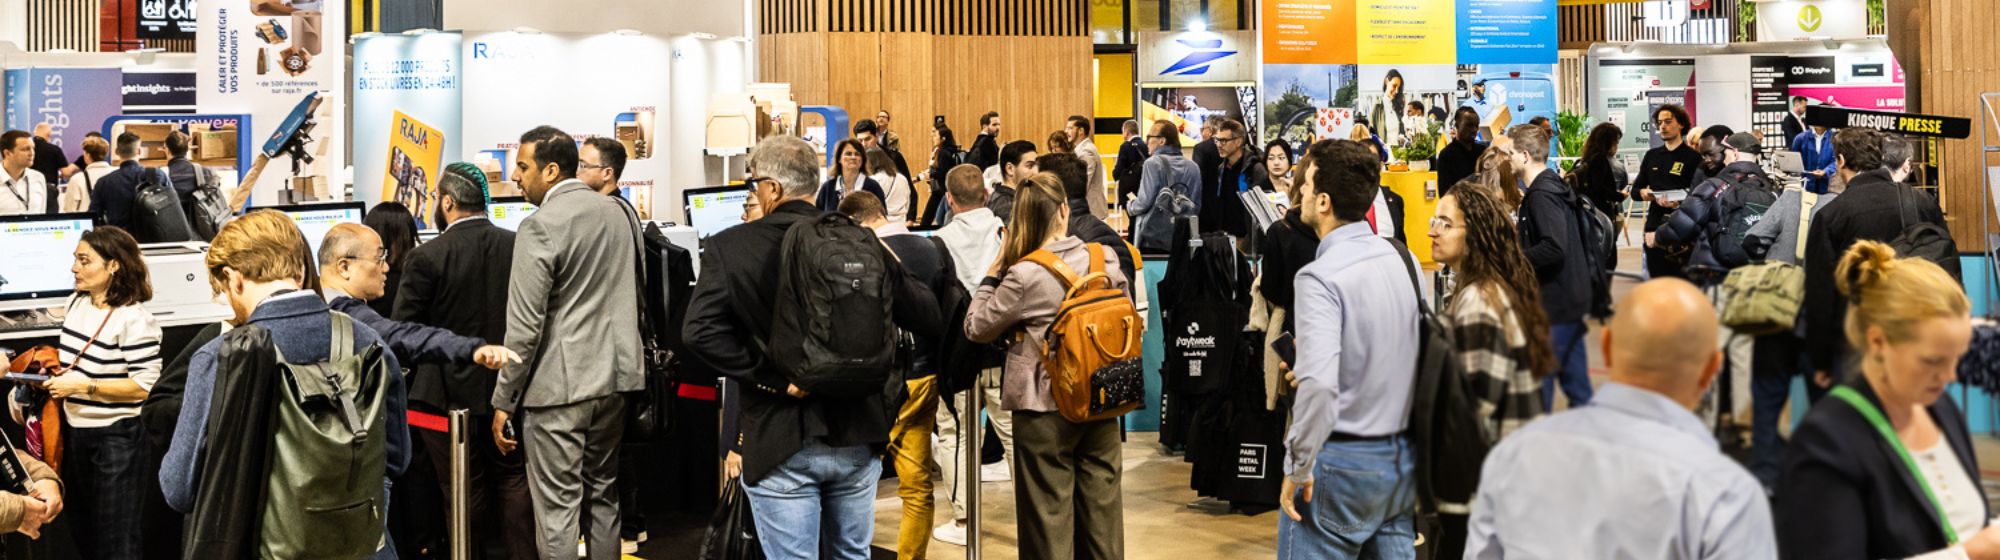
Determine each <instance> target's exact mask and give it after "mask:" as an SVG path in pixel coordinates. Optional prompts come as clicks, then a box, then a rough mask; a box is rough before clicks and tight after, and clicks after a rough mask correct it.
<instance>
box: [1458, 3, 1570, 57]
mask: <svg viewBox="0 0 2000 560" xmlns="http://www.w3.org/2000/svg"><path fill="white" fill-rule="evenodd" d="M1457 1H1458V63H1459V64H1554V63H1555V62H1556V40H1557V37H1556V0H1457Z"/></svg>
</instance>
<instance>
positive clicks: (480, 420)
mask: <svg viewBox="0 0 2000 560" xmlns="http://www.w3.org/2000/svg"><path fill="white" fill-rule="evenodd" d="M486 191H487V186H486V174H485V173H484V172H481V171H479V169H478V168H477V167H473V166H471V165H470V164H466V163H454V164H452V165H450V166H448V167H446V168H445V171H444V174H443V175H441V176H440V177H439V178H438V207H437V214H438V216H437V223H439V224H444V232H443V233H440V234H438V236H437V238H436V239H432V240H431V241H430V242H429V243H425V244H423V245H418V246H417V248H416V249H414V250H411V251H410V254H409V256H407V257H405V258H404V259H403V282H402V286H401V288H400V289H398V290H397V292H396V312H395V314H394V318H395V319H396V320H398V321H405V322H411V323H420V324H424V325H430V326H433V327H440V328H445V329H450V330H451V331H452V332H454V333H457V334H460V335H464V336H476V337H479V338H483V339H486V340H488V341H500V340H504V339H505V338H506V337H507V278H508V271H509V270H510V269H511V268H512V267H513V262H514V232H512V231H508V230H507V229H506V228H502V227H499V226H495V225H493V223H492V222H489V221H487V220H486V202H487V201H486ZM495 377H496V372H495V371H494V370H492V369H487V368H485V367H481V366H479V365H477V364H465V365H434V364H418V365H417V366H416V370H415V375H412V376H411V377H410V402H411V407H413V408H415V409H418V410H421V411H423V412H428V413H431V414H444V413H447V412H449V411H452V410H458V409H465V410H468V411H470V412H471V415H472V417H471V418H470V423H469V424H468V429H470V430H471V431H472V433H471V434H470V435H469V436H467V438H468V440H469V442H468V443H469V447H470V449H471V452H472V457H471V458H470V460H469V461H467V464H466V467H467V469H466V481H467V484H466V486H467V490H466V495H467V498H468V509H467V511H469V512H470V513H471V515H472V520H471V521H472V541H473V542H475V543H494V542H499V543H502V544H504V545H505V547H506V550H507V555H506V557H507V558H533V557H535V526H534V521H535V520H534V510H533V504H532V503H530V501H529V497H528V478H527V476H528V475H527V470H526V466H525V465H526V464H525V463H523V462H522V459H521V458H522V455H521V454H519V453H514V454H507V455H502V454H500V452H499V449H497V448H495V447H494V445H493V434H491V433H489V432H490V430H491V429H492V425H493V407H492V405H491V404H489V403H488V402H487V401H488V399H490V398H491V397H492V396H493V381H494V379H495ZM416 435H417V437H418V438H419V439H421V440H423V444H424V450H425V452H426V455H428V456H429V460H430V461H431V464H432V465H433V466H434V467H435V468H436V469H437V472H439V473H448V472H451V453H450V451H451V442H450V437H449V435H448V434H444V433H439V432H433V431H429V430H418V431H417V432H416ZM440 479H441V480H440V482H443V483H444V484H446V485H447V487H446V488H445V490H446V491H447V492H449V491H450V488H449V484H450V480H449V479H448V478H446V477H443V476H440Z"/></svg>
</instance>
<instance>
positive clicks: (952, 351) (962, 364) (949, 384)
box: [931, 237, 1007, 405]
mask: <svg viewBox="0 0 2000 560" xmlns="http://www.w3.org/2000/svg"><path fill="white" fill-rule="evenodd" d="M931 244H932V245H934V246H936V247H937V251H938V257H939V262H940V263H941V266H942V268H941V269H940V271H941V272H940V273H939V274H938V276H939V278H938V281H937V283H936V285H933V286H931V289H932V290H933V291H936V292H937V298H938V311H940V312H943V313H944V336H941V337H939V338H938V343H937V355H936V357H935V358H934V361H932V362H931V363H933V364H936V366H937V389H938V394H939V395H944V396H951V395H956V394H959V393H960V392H963V391H966V390H969V389H972V388H973V387H977V386H979V373H980V372H982V371H985V370H987V369H989V368H996V367H1000V366H1001V365H1002V364H1004V363H1005V361H1006V359H1007V354H1006V351H1005V350H1003V349H1001V347H1000V346H998V345H996V344H991V343H979V342H973V341H972V339H969V338H966V336H965V314H966V313H967V312H968V311H969V310H971V308H972V293H971V292H968V291H966V289H965V285H964V284H962V283H960V282H959V281H958V274H957V270H958V265H957V263H956V262H955V261H953V260H952V258H951V250H950V249H947V248H946V247H945V244H944V240H943V239H938V238H936V237H932V238H931ZM945 402H946V404H947V405H949V404H950V402H951V401H949V400H947V401H945Z"/></svg>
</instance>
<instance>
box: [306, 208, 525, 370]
mask: <svg viewBox="0 0 2000 560" xmlns="http://www.w3.org/2000/svg"><path fill="white" fill-rule="evenodd" d="M388 282H389V253H388V250H386V249H383V248H382V237H381V236H379V235H376V234H375V230H372V229H368V228H367V227H365V226H361V225H358V224H340V225H336V226H333V229H332V230H328V231H327V232H326V240H324V241H322V242H320V245H319V286H320V291H321V292H322V293H324V294H325V296H326V303H327V306H329V307H332V308H333V310H334V311H339V312H341V313H346V314H347V315H348V316H349V317H353V318H354V320H356V321H360V322H361V323H362V324H364V325H368V328H372V329H375V332H377V333H381V335H382V340H384V341H386V342H387V343H388V345H389V351H390V352H395V353H396V358H397V361H398V362H400V363H403V364H406V365H407V364H453V365H464V364H466V363H478V364H479V365H481V366H485V367H487V368H490V369H500V368H501V367H502V366H505V365H507V364H508V363H514V362H520V361H521V356H520V355H519V354H515V353H514V351H512V350H508V349H507V347H505V346H499V345H493V344H487V343H486V341H485V340H484V339H481V338H478V337H470V336H459V335H458V334H456V333H453V332H451V331H449V330H445V329H440V328H437V327H430V326H424V325H419V324H416V323H405V322H402V321H393V320H390V319H388V318H386V317H383V316H382V314H380V313H376V312H375V310H374V309H373V308H370V307H368V302H369V300H373V299H375V298H379V297H382V293H383V292H385V291H387V289H388Z"/></svg>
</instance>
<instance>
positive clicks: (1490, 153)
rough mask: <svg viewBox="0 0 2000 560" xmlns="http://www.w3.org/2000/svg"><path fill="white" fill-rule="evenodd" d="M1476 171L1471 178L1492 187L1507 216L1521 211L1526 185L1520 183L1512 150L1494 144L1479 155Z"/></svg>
mask: <svg viewBox="0 0 2000 560" xmlns="http://www.w3.org/2000/svg"><path fill="white" fill-rule="evenodd" d="M1501 138H1506V137H1505V136H1501ZM1477 169H1478V171H1477V172H1475V173H1474V174H1473V178H1475V179H1478V180H1479V182H1481V183H1485V184H1487V185H1488V186H1491V187H1493V194H1496V195H1499V196H1500V202H1501V203H1503V204H1505V205H1506V206H1505V209H1506V210H1507V214H1508V215H1513V214H1514V213H1516V212H1519V211H1521V198H1522V197H1524V196H1527V194H1526V193H1527V190H1528V185H1527V184H1526V183H1524V182H1522V181H1521V171H1520V170H1519V169H1516V168H1515V166H1514V151H1513V150H1512V149H1509V148H1508V147H1506V146H1503V145H1501V144H1500V143H1498V142H1496V143H1494V144H1493V145H1492V146H1490V147H1488V148H1487V149H1486V151H1485V152H1482V153H1480V154H1479V165H1478V167H1477Z"/></svg>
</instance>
